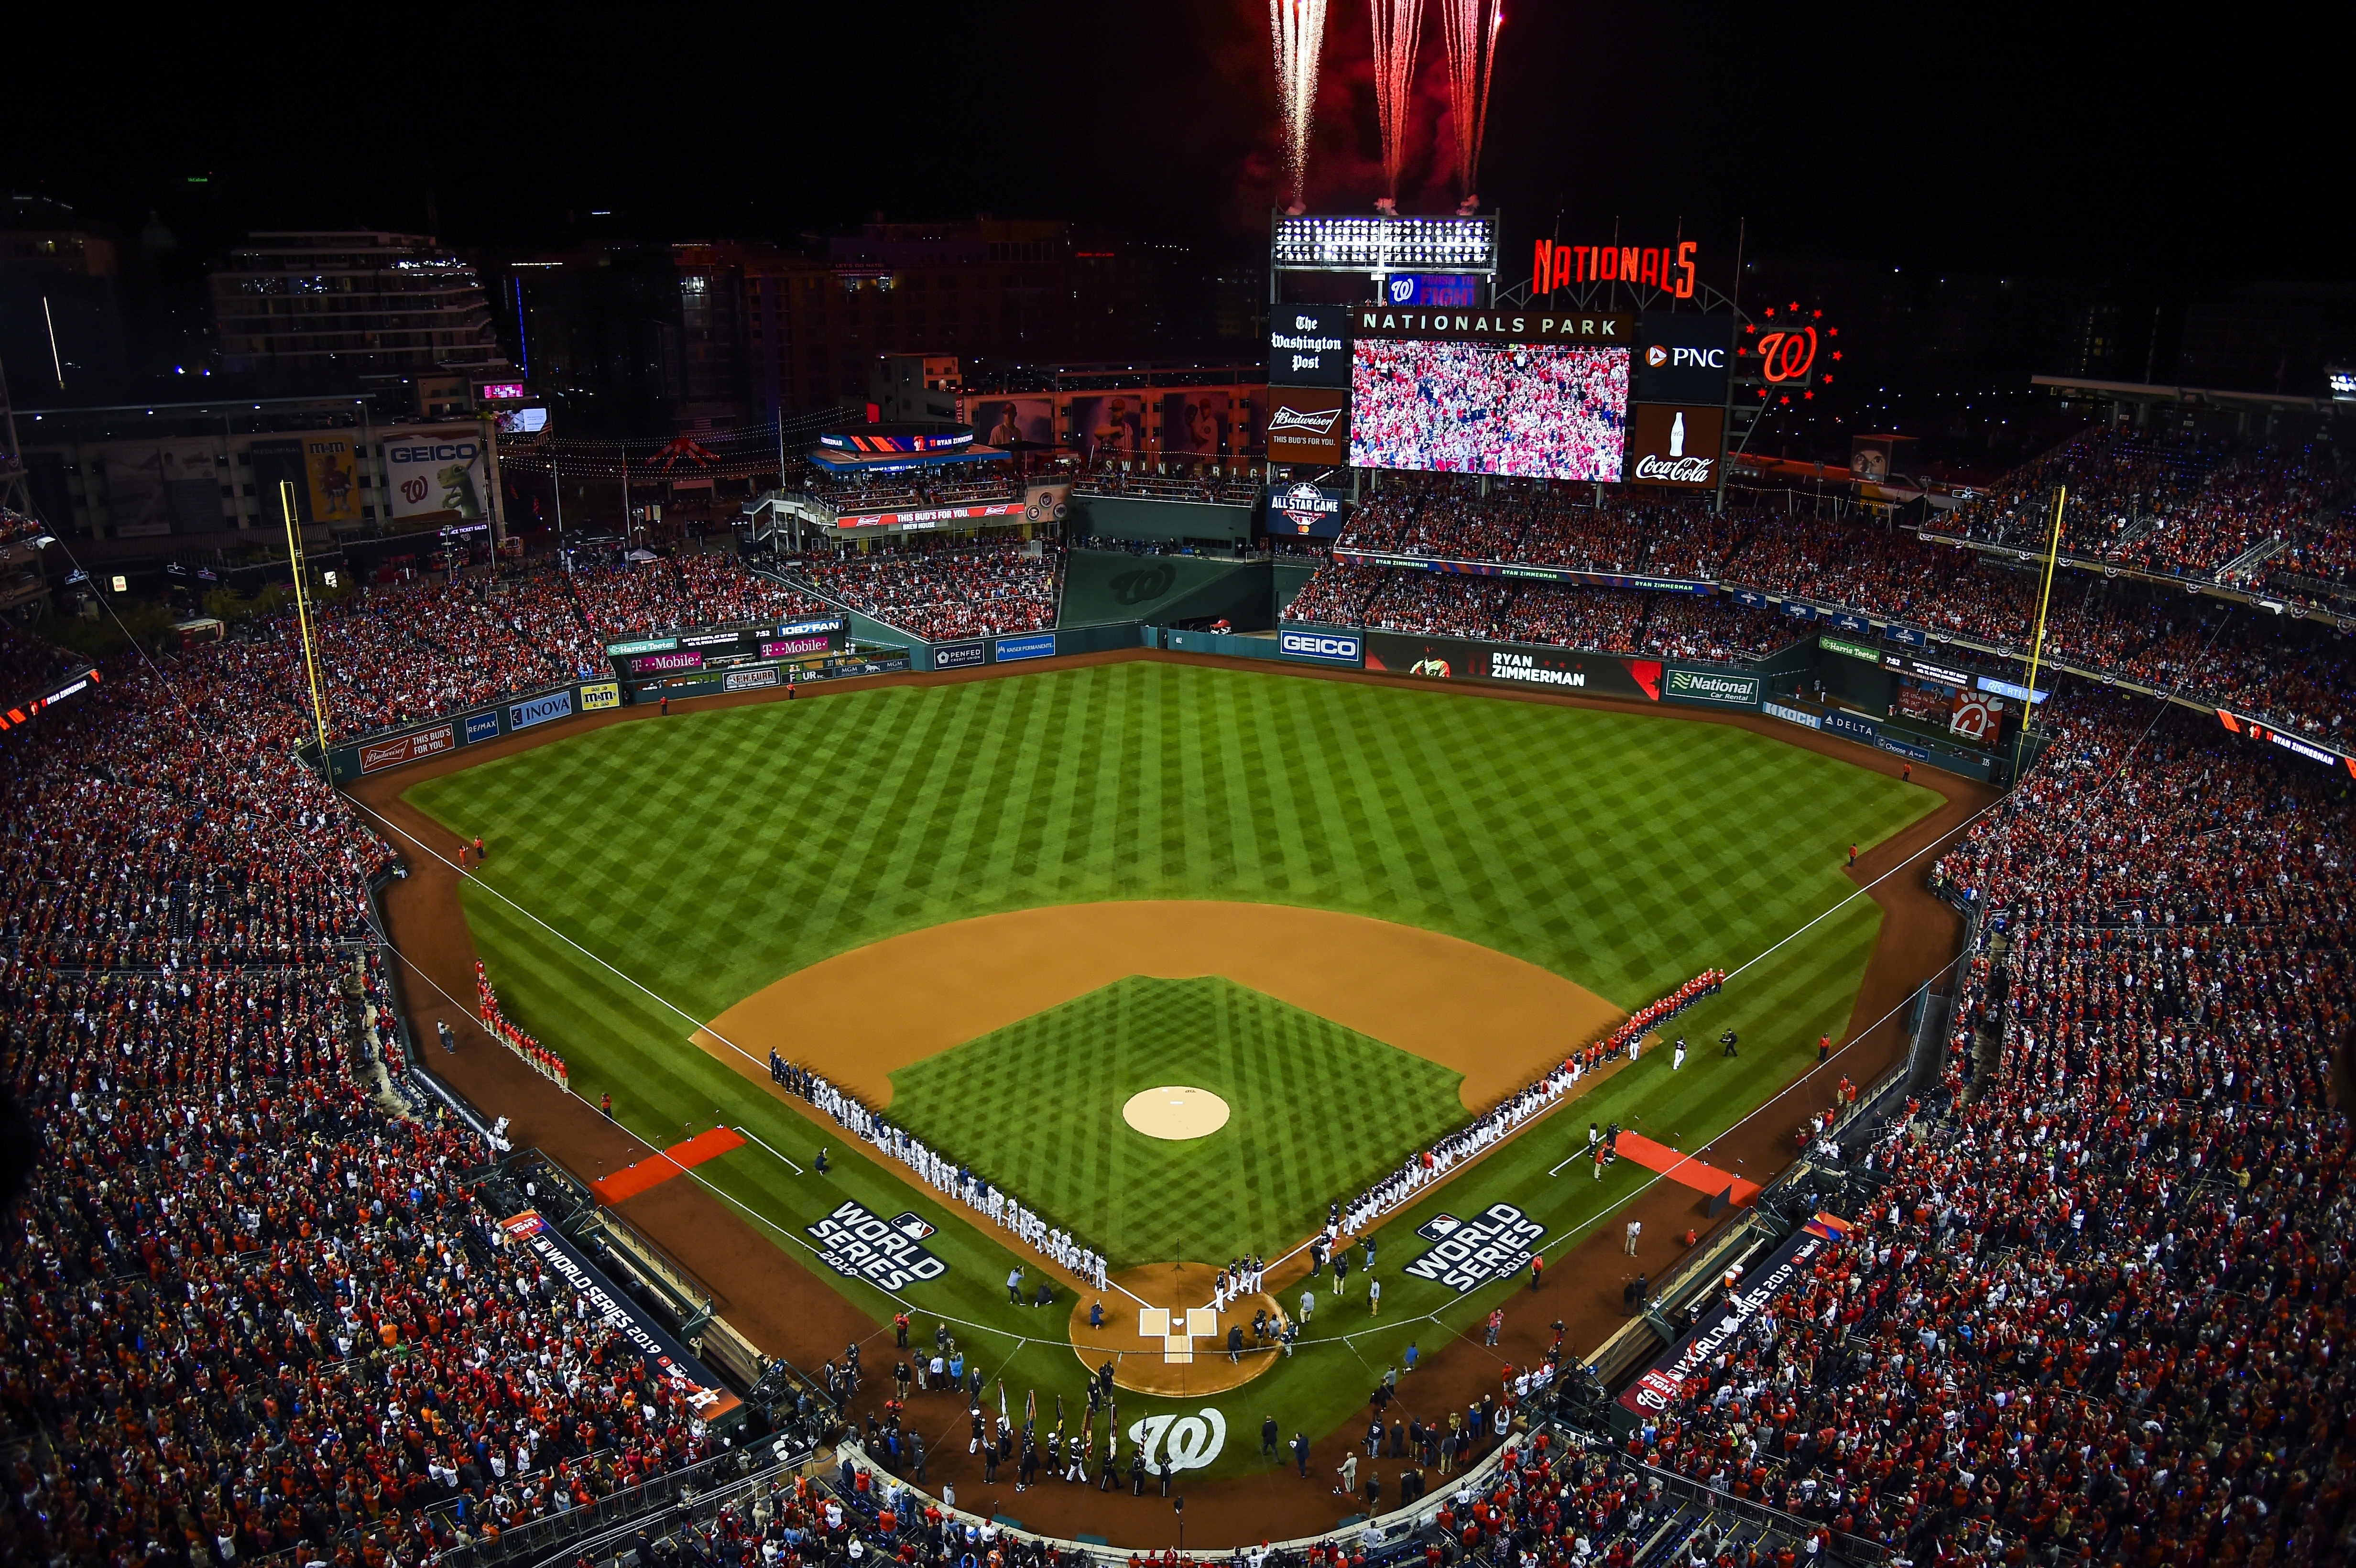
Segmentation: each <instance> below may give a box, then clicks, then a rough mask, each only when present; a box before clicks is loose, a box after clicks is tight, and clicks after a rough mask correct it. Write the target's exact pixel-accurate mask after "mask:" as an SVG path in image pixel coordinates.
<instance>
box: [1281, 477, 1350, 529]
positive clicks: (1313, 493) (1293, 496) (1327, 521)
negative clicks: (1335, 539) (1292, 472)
mask: <svg viewBox="0 0 2356 1568" xmlns="http://www.w3.org/2000/svg"><path fill="white" fill-rule="evenodd" d="M1269 510H1270V511H1271V512H1273V513H1275V514H1276V515H1277V516H1278V517H1282V518H1283V519H1284V520H1285V521H1287V522H1289V523H1290V524H1291V525H1292V527H1293V530H1294V531H1295V532H1296V533H1301V534H1333V533H1338V532H1340V531H1341V522H1342V498H1341V497H1340V496H1333V495H1329V494H1327V493H1326V492H1325V491H1323V490H1321V489H1319V488H1318V487H1317V486H1316V485H1306V484H1303V485H1293V486H1292V487H1290V489H1288V490H1285V491H1284V492H1282V493H1281V494H1280V495H1277V496H1273V497H1272V498H1271V499H1270V500H1269Z"/></svg>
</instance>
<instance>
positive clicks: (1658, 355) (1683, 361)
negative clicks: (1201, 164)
mask: <svg viewBox="0 0 2356 1568" xmlns="http://www.w3.org/2000/svg"><path fill="white" fill-rule="evenodd" d="M1644 364H1645V367H1646V368H1649V369H1654V370H1658V369H1661V368H1664V367H1667V368H1671V369H1676V370H1723V369H1725V368H1726V350H1725V349H1723V348H1681V347H1672V346H1670V345H1668V344H1665V343H1655V344H1654V345H1653V346H1652V347H1650V348H1647V349H1645V350H1644Z"/></svg>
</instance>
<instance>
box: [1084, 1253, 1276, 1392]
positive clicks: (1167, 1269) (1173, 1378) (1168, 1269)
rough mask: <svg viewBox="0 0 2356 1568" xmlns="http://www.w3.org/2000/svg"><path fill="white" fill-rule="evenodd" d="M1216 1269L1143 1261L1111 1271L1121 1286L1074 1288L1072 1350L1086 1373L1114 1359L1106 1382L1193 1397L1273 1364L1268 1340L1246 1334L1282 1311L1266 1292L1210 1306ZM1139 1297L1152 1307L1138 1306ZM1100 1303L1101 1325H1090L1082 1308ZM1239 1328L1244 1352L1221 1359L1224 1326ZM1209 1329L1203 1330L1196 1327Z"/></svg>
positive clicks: (1255, 1374)
mask: <svg viewBox="0 0 2356 1568" xmlns="http://www.w3.org/2000/svg"><path fill="white" fill-rule="evenodd" d="M1217 1273H1218V1270H1217V1269H1215V1268H1214V1267H1213V1266H1212V1265H1211V1264H1146V1265H1144V1266H1143V1267H1141V1268H1132V1269H1124V1270H1122V1271H1121V1272H1120V1273H1119V1274H1117V1275H1113V1276H1112V1282H1113V1284H1115V1285H1120V1286H1122V1287H1124V1288H1123V1289H1119V1290H1109V1291H1107V1292H1106V1293H1105V1294H1104V1295H1102V1296H1098V1295H1096V1294H1095V1293H1094V1292H1092V1291H1086V1290H1084V1291H1082V1292H1080V1296H1079V1300H1078V1303H1077V1304H1076V1306H1074V1307H1073V1308H1072V1350H1073V1353H1074V1354H1076V1355H1077V1356H1078V1357H1079V1358H1080V1364H1081V1365H1082V1366H1084V1367H1086V1368H1087V1370H1088V1371H1091V1372H1093V1371H1096V1370H1097V1369H1098V1368H1099V1367H1101V1366H1103V1365H1104V1364H1105V1363H1106V1362H1107V1361H1110V1362H1111V1363H1112V1381H1113V1382H1114V1384H1115V1385H1116V1386H1118V1387H1120V1388H1125V1389H1130V1390H1132V1391H1134V1392H1138V1393H1152V1394H1164V1395H1193V1394H1210V1393H1218V1392H1223V1391H1225V1390H1227V1389H1231V1388H1237V1387H1240V1386H1242V1385H1243V1384H1245V1383H1248V1382H1249V1381H1252V1379H1254V1378H1256V1377H1258V1376H1259V1375H1260V1374H1261V1373H1262V1372H1264V1371H1268V1370H1269V1369H1270V1368H1271V1367H1273V1366H1275V1365H1276V1362H1277V1360H1278V1358H1279V1357H1280V1356H1281V1355H1282V1354H1283V1352H1282V1350H1281V1349H1279V1348H1278V1347H1277V1346H1276V1344H1275V1343H1274V1342H1273V1341H1270V1340H1267V1339H1259V1340H1255V1339H1253V1338H1252V1318H1253V1316H1254V1315H1255V1314H1257V1313H1265V1314H1267V1321H1268V1322H1269V1323H1271V1324H1273V1325H1275V1326H1277V1327H1278V1328H1281V1327H1282V1326H1283V1323H1284V1313H1283V1309H1282V1308H1280V1307H1278V1306H1277V1304H1276V1298H1275V1297H1274V1296H1243V1297H1241V1298H1239V1299H1237V1300H1235V1301H1230V1302H1229V1303H1227V1309H1226V1311H1225V1312H1218V1313H1214V1312H1213V1311H1212V1310H1211V1309H1210V1308H1211V1285H1212V1281H1213V1278H1214V1276H1215V1275H1217ZM1140 1298H1142V1300H1143V1301H1145V1302H1147V1303H1151V1305H1150V1306H1146V1307H1141V1306H1140ZM1092 1302H1102V1303H1103V1304H1104V1312H1105V1321H1104V1327H1103V1328H1089V1327H1088V1307H1089V1304H1090V1303H1092ZM1229 1328H1242V1329H1243V1350H1242V1354H1241V1356H1240V1358H1239V1359H1238V1360H1232V1361H1231V1360H1227V1330H1228V1329H1229ZM1194 1330H1207V1332H1194Z"/></svg>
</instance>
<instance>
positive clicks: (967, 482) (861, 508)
mask: <svg viewBox="0 0 2356 1568" xmlns="http://www.w3.org/2000/svg"><path fill="white" fill-rule="evenodd" d="M803 481H804V484H805V485H806V487H807V489H808V490H809V494H811V495H812V496H816V497H817V498H818V499H819V500H820V501H822V502H824V503H825V504H826V505H827V506H828V507H831V508H832V509H833V510H834V512H835V513H836V514H837V515H838V516H843V515H848V514H851V513H864V512H905V511H910V510H915V509H917V508H920V507H954V506H966V505H970V504H972V503H974V502H977V501H1019V500H1021V499H1022V498H1023V481H1022V477H1021V476H1020V475H1017V474H1016V473H1015V472H1014V468H1013V465H1012V464H1007V463H958V464H941V465H939V466H937V467H932V468H914V469H906V470H903V471H902V472H899V473H896V474H832V473H830V472H828V471H827V470H826V469H823V468H819V467H818V466H816V465H815V464H813V465H811V466H809V468H807V469H805V470H804V471H803Z"/></svg>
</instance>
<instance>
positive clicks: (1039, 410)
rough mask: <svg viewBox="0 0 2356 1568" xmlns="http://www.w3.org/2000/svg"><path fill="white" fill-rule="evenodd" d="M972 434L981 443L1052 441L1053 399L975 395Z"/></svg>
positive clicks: (1043, 443)
mask: <svg viewBox="0 0 2356 1568" xmlns="http://www.w3.org/2000/svg"><path fill="white" fill-rule="evenodd" d="M969 406H970V407H971V408H972V410H973V438H974V440H976V441H978V442H980V443H981V444H982V445H984V446H995V447H999V448H1001V449H1002V448H1005V447H1009V446H1012V445H1013V444H1014V443H1016V442H1018V441H1027V442H1035V443H1038V444H1039V445H1041V446H1053V445H1055V399H1053V398H1044V397H1041V398H979V399H975V400H972V401H971V403H970V405H969Z"/></svg>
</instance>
